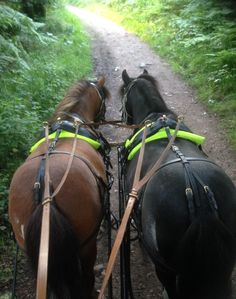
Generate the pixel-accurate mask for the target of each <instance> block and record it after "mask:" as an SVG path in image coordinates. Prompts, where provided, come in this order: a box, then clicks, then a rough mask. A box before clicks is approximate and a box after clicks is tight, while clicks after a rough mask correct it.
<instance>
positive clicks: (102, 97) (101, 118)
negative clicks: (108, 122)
mask: <svg viewBox="0 0 236 299" xmlns="http://www.w3.org/2000/svg"><path fill="white" fill-rule="evenodd" d="M89 84H90V85H92V86H93V87H94V88H95V90H96V91H97V94H98V96H99V98H100V100H101V106H100V109H99V111H98V114H97V115H96V117H95V122H99V121H104V120H105V114H106V105H105V98H106V97H105V94H104V92H103V89H102V88H101V87H100V86H98V85H97V84H96V83H95V82H94V81H89Z"/></svg>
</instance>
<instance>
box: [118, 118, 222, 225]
mask: <svg viewBox="0 0 236 299" xmlns="http://www.w3.org/2000/svg"><path fill="white" fill-rule="evenodd" d="M175 126H176V121H175V120H172V119H169V118H166V117H165V116H162V117H160V118H158V120H157V121H155V122H152V123H150V124H148V129H147V137H146V140H145V143H148V142H151V141H154V140H158V139H163V138H167V139H168V140H170V139H171V137H172V135H173V132H174V128H175ZM143 130H144V128H142V129H140V130H139V131H137V132H136V133H135V134H134V135H133V136H131V137H130V138H128V139H127V140H126V142H125V143H124V146H123V149H122V164H123V166H125V164H126V161H130V160H131V159H132V158H133V157H134V156H135V154H136V153H137V152H138V151H139V149H140V148H141V142H140V139H141V138H142V135H143ZM177 137H179V138H182V139H185V140H188V141H190V142H194V143H195V144H196V145H197V146H200V145H201V144H202V143H203V142H204V140H205V137H203V136H200V135H196V134H193V133H191V132H189V129H188V128H187V127H186V126H185V125H181V126H180V130H179V131H178V133H177ZM171 150H172V151H173V152H174V153H175V155H176V158H175V159H172V160H170V161H167V162H165V163H163V164H162V165H161V167H160V169H162V168H164V167H167V166H169V165H172V164H176V163H182V165H183V170H184V176H185V195H186V200H187V206H188V210H189V217H190V221H191V222H192V221H193V220H194V219H195V218H196V216H197V210H198V209H200V208H201V202H200V195H199V188H201V189H202V190H203V191H204V194H205V196H206V199H207V201H208V203H209V207H210V210H211V211H212V212H213V213H214V214H215V216H216V217H219V215H218V206H217V203H216V200H215V198H214V193H213V192H212V190H211V189H210V187H209V186H208V185H206V184H205V183H204V182H203V181H202V179H201V178H200V176H199V175H198V174H197V172H196V171H195V170H194V169H193V167H192V162H194V161H203V162H207V163H210V164H214V165H216V164H215V163H214V162H213V161H210V160H208V159H206V158H198V157H186V156H185V155H184V154H183V153H182V152H181V150H180V149H179V148H178V147H177V146H176V145H173V146H172V147H171ZM160 169H159V170H160ZM144 188H145V186H144ZM142 194H143V192H141V193H140V195H141V196H140V197H141V198H140V201H139V202H138V203H137V206H136V207H137V209H136V212H135V213H136V216H137V215H139V216H140V215H141V209H142ZM139 216H138V217H135V218H136V220H137V219H138V218H139ZM138 222H139V221H137V224H138V225H139V226H140V228H141V224H140V223H138Z"/></svg>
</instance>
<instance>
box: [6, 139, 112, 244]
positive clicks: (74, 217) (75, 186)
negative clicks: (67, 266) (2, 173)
mask: <svg viewBox="0 0 236 299" xmlns="http://www.w3.org/2000/svg"><path fill="white" fill-rule="evenodd" d="M71 148H72V142H71V141H69V140H68V142H66V143H65V142H60V141H59V142H58V146H57V152H58V153H57V154H52V155H51V156H50V159H49V160H50V161H49V163H50V179H51V186H52V190H55V189H56V188H57V186H58V185H59V184H60V182H61V179H62V177H63V176H64V174H65V172H66V169H67V167H68V161H69V159H70V153H71ZM44 152H45V146H44V145H42V146H41V147H40V148H39V149H38V150H37V151H35V152H34V153H33V154H31V155H30V156H29V157H28V158H27V160H26V161H25V162H24V163H23V164H22V165H21V166H20V167H19V168H18V169H17V171H16V172H15V174H14V176H13V179H12V182H11V186H10V192H9V217H10V222H11V224H12V226H13V230H14V232H15V235H16V238H17V241H18V243H19V244H20V246H21V247H22V248H23V247H24V232H25V228H26V225H27V222H28V219H29V217H30V215H31V214H32V212H33V210H34V208H35V207H36V205H37V202H36V201H35V199H34V184H35V182H36V180H37V176H38V173H39V168H40V162H41V160H42V157H43V156H42V155H43V153H44ZM99 180H101V181H104V182H105V180H106V177H105V169H104V164H103V161H102V158H101V157H100V155H99V154H98V153H97V151H96V150H94V149H93V148H92V147H91V146H90V145H89V144H87V143H86V142H84V141H79V140H78V146H77V149H76V152H75V157H74V158H73V163H72V166H71V168H70V171H69V173H68V176H67V178H66V181H65V183H64V184H63V186H62V188H61V190H60V191H59V193H58V194H57V195H56V197H55V198H54V200H55V202H56V204H57V206H58V207H59V208H60V210H61V211H62V212H63V213H64V214H65V216H66V217H68V220H69V221H70V222H71V224H72V226H73V227H74V228H75V230H76V231H77V233H78V235H79V236H80V237H81V239H82V240H83V239H86V237H87V236H88V235H89V234H91V233H92V232H93V231H94V229H95V227H96V226H97V225H99V223H97V222H99V221H100V218H101V217H102V207H101V206H102V203H101V199H100V190H99V186H98V181H99ZM95 219H98V220H97V222H96V220H95Z"/></svg>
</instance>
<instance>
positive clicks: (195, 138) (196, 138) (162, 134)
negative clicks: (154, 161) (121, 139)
mask: <svg viewBox="0 0 236 299" xmlns="http://www.w3.org/2000/svg"><path fill="white" fill-rule="evenodd" d="M143 130H144V128H142V129H141V130H139V131H138V132H137V133H136V134H135V135H134V136H132V138H131V139H130V140H129V139H127V140H126V142H125V148H128V147H129V146H130V145H132V143H133V141H134V140H135V138H136V136H137V135H138V134H139V133H140V132H141V131H143ZM174 132H175V130H174V129H170V134H171V136H173V135H174ZM177 137H179V138H182V139H186V140H189V141H192V142H194V143H196V144H197V145H201V144H203V142H204V141H205V137H204V136H201V135H196V134H193V133H190V132H186V131H178V132H177ZM165 138H168V137H167V134H166V131H165V128H161V129H160V130H158V132H157V133H155V134H153V135H152V136H149V137H148V138H146V139H145V143H148V142H151V141H154V140H158V139H165ZM141 144H142V142H140V143H139V144H137V145H136V146H135V147H134V148H133V149H132V150H131V151H130V153H129V155H128V160H132V159H133V157H134V155H135V154H136V153H137V152H138V151H139V149H140V148H141Z"/></svg>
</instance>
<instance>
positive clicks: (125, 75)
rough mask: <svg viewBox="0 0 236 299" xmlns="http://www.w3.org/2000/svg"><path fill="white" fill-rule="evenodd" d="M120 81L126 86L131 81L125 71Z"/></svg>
mask: <svg viewBox="0 0 236 299" xmlns="http://www.w3.org/2000/svg"><path fill="white" fill-rule="evenodd" d="M122 79H123V81H124V83H125V84H126V85H128V84H129V83H130V81H131V79H130V77H129V75H128V73H127V71H126V70H123V72H122Z"/></svg>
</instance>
